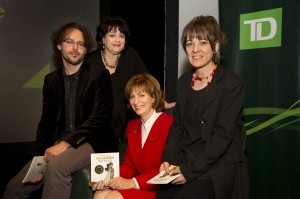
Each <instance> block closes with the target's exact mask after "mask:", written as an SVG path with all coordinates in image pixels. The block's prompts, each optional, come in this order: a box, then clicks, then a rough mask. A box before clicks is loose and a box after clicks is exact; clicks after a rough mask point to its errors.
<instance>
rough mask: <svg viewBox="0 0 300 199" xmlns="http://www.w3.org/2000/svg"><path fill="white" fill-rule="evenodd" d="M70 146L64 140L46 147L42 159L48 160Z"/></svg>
mask: <svg viewBox="0 0 300 199" xmlns="http://www.w3.org/2000/svg"><path fill="white" fill-rule="evenodd" d="M69 146H70V144H69V143H67V142H65V141H60V142H59V143H58V144H56V145H54V146H52V147H49V148H48V149H46V151H45V154H44V160H45V162H49V161H50V160H52V159H53V158H54V157H55V156H57V155H58V154H60V153H61V152H63V151H64V150H66V149H67V148H68V147H69Z"/></svg>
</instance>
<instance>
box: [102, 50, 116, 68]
mask: <svg viewBox="0 0 300 199" xmlns="http://www.w3.org/2000/svg"><path fill="white" fill-rule="evenodd" d="M101 56H102V59H103V61H104V65H105V66H107V67H109V68H116V67H117V66H118V62H119V58H120V56H121V54H118V56H117V59H116V62H115V64H114V65H109V64H108V63H107V61H106V59H105V54H104V52H103V51H101Z"/></svg>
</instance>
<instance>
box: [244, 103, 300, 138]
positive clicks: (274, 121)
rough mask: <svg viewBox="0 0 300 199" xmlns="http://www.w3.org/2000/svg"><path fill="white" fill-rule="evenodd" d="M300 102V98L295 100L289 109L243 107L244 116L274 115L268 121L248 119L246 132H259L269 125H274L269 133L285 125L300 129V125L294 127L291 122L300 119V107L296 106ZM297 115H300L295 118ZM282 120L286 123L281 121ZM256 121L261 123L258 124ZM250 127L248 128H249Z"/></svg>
mask: <svg viewBox="0 0 300 199" xmlns="http://www.w3.org/2000/svg"><path fill="white" fill-rule="evenodd" d="M299 104H300V100H298V101H297V102H295V103H294V104H293V105H292V106H291V107H290V108H289V109H280V108H270V107H256V108H245V109H243V116H244V117H245V116H250V115H258V117H259V115H264V116H266V115H274V116H273V117H272V118H270V119H268V120H267V121H264V122H260V119H254V120H252V121H246V122H245V127H246V129H247V130H246V134H247V135H251V134H253V133H257V132H258V131H260V130H262V129H265V128H267V127H271V126H272V127H273V129H272V130H270V131H267V133H271V132H274V131H276V130H278V129H281V128H283V127H285V128H286V127H289V128H290V129H291V130H297V131H299V129H300V127H298V126H297V127H296V128H295V127H293V126H291V124H294V123H296V122H299V121H300V118H299V116H300V108H298V107H296V106H297V105H299ZM295 117H298V118H296V119H295ZM282 120H288V121H284V122H285V123H283V124H282V123H279V122H280V121H282ZM256 123H259V124H257V125H256ZM247 127H248V128H247Z"/></svg>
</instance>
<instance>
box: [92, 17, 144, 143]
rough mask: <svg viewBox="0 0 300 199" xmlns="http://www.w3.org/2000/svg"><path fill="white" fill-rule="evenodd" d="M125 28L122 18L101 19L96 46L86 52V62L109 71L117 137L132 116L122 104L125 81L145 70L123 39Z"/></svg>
mask: <svg viewBox="0 0 300 199" xmlns="http://www.w3.org/2000/svg"><path fill="white" fill-rule="evenodd" d="M129 36H130V32H129V27H128V25H127V23H126V22H125V21H124V20H123V19H122V18H111V17H107V18H104V19H103V20H102V21H101V23H100V25H99V26H98V28H97V37H96V40H97V42H98V49H97V50H96V51H93V52H92V53H90V54H89V55H87V58H86V60H87V62H88V63H89V64H91V65H93V66H95V67H99V66H100V67H105V68H106V69H107V70H109V72H110V74H111V80H112V87H113V98H114V109H113V113H112V127H113V129H114V131H115V134H116V136H117V137H118V138H120V137H122V135H123V134H124V132H125V128H126V125H127V122H128V120H129V119H130V118H132V115H130V114H131V112H129V111H128V108H127V106H126V104H127V101H126V99H125V95H124V90H125V85H126V83H127V82H128V80H129V79H130V78H131V77H132V76H134V75H136V74H142V73H149V72H148V70H147V68H146V67H145V65H144V63H143V61H142V60H141V58H140V56H139V55H138V54H137V52H136V51H135V50H134V49H133V48H132V47H130V46H129V45H128V44H127V42H126V40H127V39H128V37H129Z"/></svg>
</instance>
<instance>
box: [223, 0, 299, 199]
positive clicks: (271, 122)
mask: <svg viewBox="0 0 300 199" xmlns="http://www.w3.org/2000/svg"><path fill="white" fill-rule="evenodd" d="M219 6H220V24H221V27H222V30H223V31H224V32H225V33H226V34H227V36H228V38H229V41H228V43H227V45H226V46H225V48H224V49H223V64H224V66H225V67H227V68H230V69H232V70H233V71H235V72H237V73H238V74H240V75H241V76H243V77H244V79H245V80H246V85H247V91H246V99H245V104H244V110H243V116H244V117H243V119H244V122H245V124H246V129H247V139H246V154H247V157H248V161H249V168H250V176H251V198H252V199H299V198H300V118H299V116H300V96H299V95H300V78H299V73H300V1H299V0H276V1H270V0H252V1H249V0H220V1H219Z"/></svg>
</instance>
